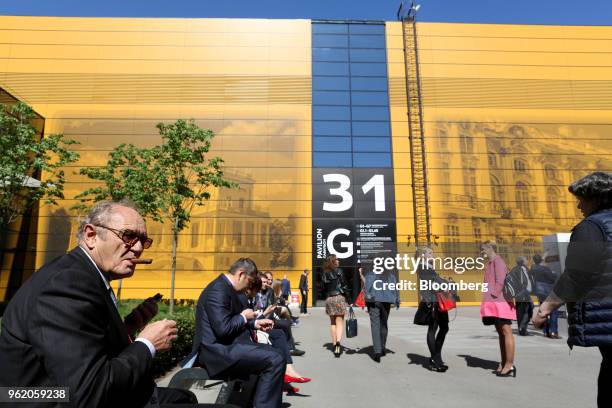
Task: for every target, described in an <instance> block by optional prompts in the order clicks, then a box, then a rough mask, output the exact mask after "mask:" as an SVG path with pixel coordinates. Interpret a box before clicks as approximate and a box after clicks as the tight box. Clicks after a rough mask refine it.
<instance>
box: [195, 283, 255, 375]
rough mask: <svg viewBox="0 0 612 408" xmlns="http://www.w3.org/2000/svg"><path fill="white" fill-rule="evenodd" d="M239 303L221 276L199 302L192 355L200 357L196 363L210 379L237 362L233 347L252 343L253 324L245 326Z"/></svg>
mask: <svg viewBox="0 0 612 408" xmlns="http://www.w3.org/2000/svg"><path fill="white" fill-rule="evenodd" d="M242 303H243V302H241V300H240V297H239V296H238V293H237V292H236V291H235V290H234V288H233V286H232V284H231V283H230V282H229V281H228V280H227V278H226V277H225V276H223V275H220V276H219V277H218V278H217V279H215V280H214V281H212V282H211V283H210V284H209V285H208V286H207V287H206V288H205V289H204V290H203V291H202V294H201V295H200V298H199V299H198V303H197V306H196V333H195V338H194V341H193V342H194V354H195V352H197V353H198V354H199V355H198V361H199V363H200V364H201V365H202V366H203V367H204V368H206V371H208V373H209V374H210V375H211V376H215V375H217V374H218V373H220V372H222V371H223V370H225V369H227V368H229V367H231V366H232V365H233V364H234V363H235V362H237V361H238V360H239V359H240V356H239V355H236V354H235V353H233V349H232V345H233V344H235V343H239V342H241V343H250V342H251V337H250V330H252V329H253V321H250V322H249V323H248V324H245V322H244V318H243V317H242V316H241V315H240V312H242V310H243V309H244V308H243V305H242ZM196 349H197V350H196Z"/></svg>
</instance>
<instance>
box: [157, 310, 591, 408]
mask: <svg viewBox="0 0 612 408" xmlns="http://www.w3.org/2000/svg"><path fill="white" fill-rule="evenodd" d="M415 311H416V308H413V307H405V308H402V309H400V310H399V311H395V310H393V311H392V312H391V318H390V321H389V325H390V328H389V329H390V333H389V340H388V344H387V348H388V349H390V350H392V351H393V353H389V354H387V356H386V357H383V359H382V361H381V363H380V364H377V363H376V362H374V361H373V360H372V359H371V357H370V354H371V353H372V348H371V344H372V339H371V334H370V328H369V326H370V324H369V318H368V315H367V313H366V312H365V311H361V310H358V311H357V317H358V320H359V336H357V337H356V338H353V339H347V340H345V341H343V344H344V345H345V346H347V347H348V348H349V350H348V351H347V352H346V353H345V354H343V355H342V357H340V358H338V359H337V358H334V356H333V354H332V352H331V350H330V349H328V347H329V346H330V344H329V343H330V340H329V325H328V324H329V320H328V318H327V316H326V315H325V311H324V310H323V309H322V308H313V309H311V315H310V316H306V317H303V318H302V319H301V322H302V323H301V326H300V327H299V328H296V329H295V330H294V335H295V337H296V339H297V340H298V341H299V342H300V343H301V344H300V345H299V348H301V349H304V350H306V355H305V356H303V357H295V358H294V363H295V365H296V368H297V369H298V370H299V371H300V372H301V373H302V374H303V375H306V376H308V377H313V381H312V382H311V383H308V384H299V385H298V386H299V387H300V392H301V393H300V395H295V396H285V397H283V401H284V402H285V406H286V407H292V408H301V407H334V408H343V407H346V408H355V407H385V408H386V407H411V408H412V407H414V408H418V407H427V408H430V407H446V406H453V407H459V408H461V407H468V408H481V407H482V408H491V407H500V408H503V407H521V406H533V407H538V408H548V407H550V408H553V407H580V408H586V407H594V406H596V394H597V385H596V382H597V381H596V380H597V372H598V370H599V363H600V361H601V357H600V354H599V351H598V350H597V349H593V348H590V349H585V348H580V347H578V348H574V350H573V351H571V353H570V350H569V348H568V347H567V344H566V343H565V340H551V339H547V338H545V337H543V336H541V335H540V333H539V332H537V331H535V330H533V328H530V332H531V333H533V334H534V335H533V336H529V337H520V336H516V344H517V350H516V366H517V371H518V373H517V378H497V377H495V376H494V375H493V374H491V370H493V369H495V368H496V367H497V362H498V361H499V348H498V341H497V334H496V333H495V330H494V329H493V328H491V327H485V326H483V325H482V324H481V322H480V318H479V313H478V308H477V307H461V308H460V309H459V310H458V313H457V317H456V318H455V320H454V321H451V323H450V331H449V334H448V336H447V340H446V344H445V346H444V350H443V358H444V360H445V362H446V364H448V365H449V367H450V368H449V371H448V372H446V373H443V374H442V373H435V372H431V371H429V370H427V369H426V368H425V366H426V364H427V360H428V358H429V353H428V350H427V345H426V343H425V334H426V327H422V326H415V325H413V324H412V319H413V316H414V312H415ZM453 316H454V311H452V312H451V313H450V318H451V319H452V318H453ZM515 328H516V324H515ZM560 331H561V334H562V335H563V336H564V337H565V335H566V333H567V329H566V324H565V320H564V319H561V320H560ZM164 382H166V381H162V382H160V383H161V384H163V383H164ZM193 391H195V392H196V394H197V395H198V398H199V399H200V402H212V401H213V400H214V397H213V396H212V393H211V392H210V391H208V392H206V391H200V390H197V389H196V390H193Z"/></svg>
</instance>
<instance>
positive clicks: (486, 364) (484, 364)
mask: <svg viewBox="0 0 612 408" xmlns="http://www.w3.org/2000/svg"><path fill="white" fill-rule="evenodd" d="M457 357H461V358H464V359H465V362H466V364H467V366H468V367H475V368H482V369H483V370H497V367H498V366H499V362H498V361H492V360H485V359H483V358H480V357H474V356H470V355H467V354H457Z"/></svg>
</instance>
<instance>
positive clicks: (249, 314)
mask: <svg viewBox="0 0 612 408" xmlns="http://www.w3.org/2000/svg"><path fill="white" fill-rule="evenodd" d="M240 314H241V315H242V316H244V317H245V319H247V321H249V320H253V319H255V318H257V314H256V313H255V312H254V311H253V309H244V310H243V311H242V312H241V313H240Z"/></svg>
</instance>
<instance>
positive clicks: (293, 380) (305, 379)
mask: <svg viewBox="0 0 612 408" xmlns="http://www.w3.org/2000/svg"><path fill="white" fill-rule="evenodd" d="M310 380H311V379H310V378H308V377H292V376H290V375H287V374H285V382H286V383H307V382H310Z"/></svg>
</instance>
